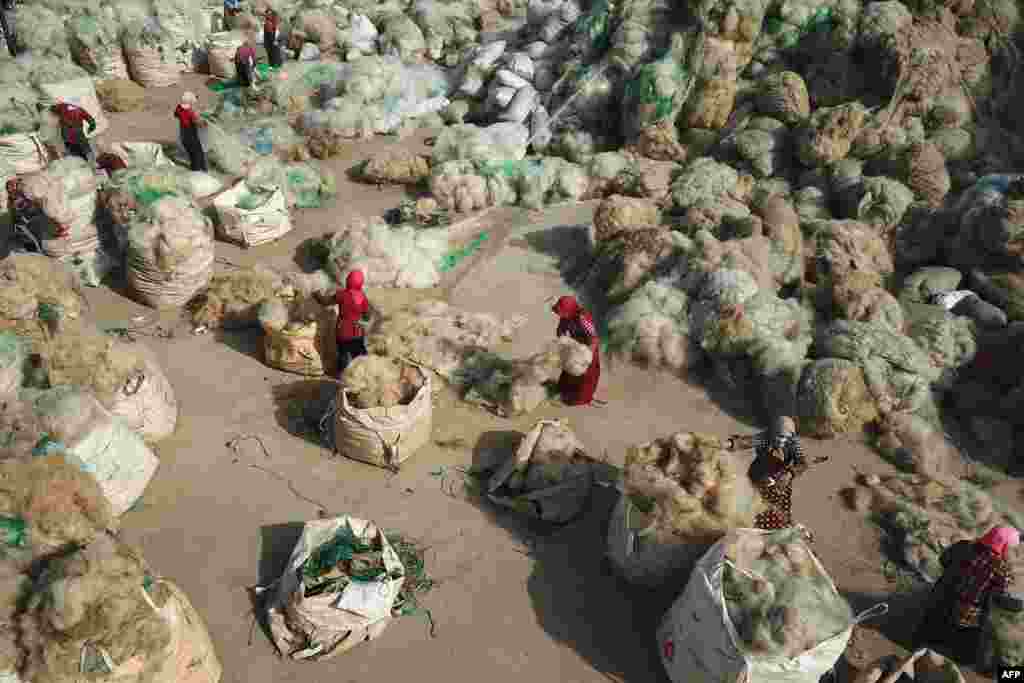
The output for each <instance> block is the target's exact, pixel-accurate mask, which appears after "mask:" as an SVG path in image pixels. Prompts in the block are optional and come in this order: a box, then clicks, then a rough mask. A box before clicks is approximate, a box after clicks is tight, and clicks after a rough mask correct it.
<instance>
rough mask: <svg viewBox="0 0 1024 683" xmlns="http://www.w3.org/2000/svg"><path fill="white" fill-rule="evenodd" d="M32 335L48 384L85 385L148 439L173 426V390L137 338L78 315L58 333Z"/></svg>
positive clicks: (161, 436) (162, 434) (175, 406)
mask: <svg viewBox="0 0 1024 683" xmlns="http://www.w3.org/2000/svg"><path fill="white" fill-rule="evenodd" d="M33 341H34V343H33V344H32V351H33V352H34V353H35V354H37V355H38V357H39V360H40V370H42V371H43V372H45V373H46V382H47V383H48V384H49V385H51V386H74V387H78V388H80V389H83V390H84V391H88V392H89V393H91V394H92V395H93V396H95V397H96V399H97V400H99V402H100V403H101V404H103V406H104V407H105V408H106V409H108V410H110V411H111V412H112V413H113V414H114V415H117V416H118V417H120V418H121V419H122V420H124V422H125V424H126V425H128V426H129V427H130V428H131V429H133V430H135V431H136V432H138V433H139V434H140V435H141V436H142V437H143V438H144V439H146V440H147V441H150V442H156V441H160V440H161V439H164V438H166V437H168V436H170V435H171V434H172V433H173V432H174V428H175V425H176V424H177V420H178V401H177V399H176V398H175V396H174V390H173V389H172V388H171V384H170V382H169V381H168V380H167V377H166V376H165V375H164V373H163V372H162V371H161V369H160V367H159V366H158V365H157V364H156V362H155V361H153V360H152V359H151V358H149V357H148V354H147V353H146V349H145V348H144V347H143V346H142V345H141V344H138V343H131V344H129V343H126V342H122V341H118V340H116V339H114V338H113V337H111V336H110V335H107V334H104V333H103V332H101V331H100V330H98V329H96V328H95V327H94V326H93V325H92V324H91V323H85V322H82V321H67V322H66V323H64V324H63V325H62V326H61V329H60V331H59V332H58V333H57V334H53V335H49V334H45V335H39V336H36V337H33Z"/></svg>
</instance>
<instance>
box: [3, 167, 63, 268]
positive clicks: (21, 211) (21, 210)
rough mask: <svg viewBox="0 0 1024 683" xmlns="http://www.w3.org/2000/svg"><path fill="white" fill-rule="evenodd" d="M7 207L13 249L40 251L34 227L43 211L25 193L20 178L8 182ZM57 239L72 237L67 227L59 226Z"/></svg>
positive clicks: (57, 226)
mask: <svg viewBox="0 0 1024 683" xmlns="http://www.w3.org/2000/svg"><path fill="white" fill-rule="evenodd" d="M7 206H8V209H9V210H10V212H11V243H10V246H11V247H19V248H22V249H24V250H26V251H33V252H37V251H39V250H40V245H39V242H38V241H37V240H36V239H35V233H34V232H33V231H32V225H33V223H34V222H35V221H36V219H38V218H39V217H40V216H42V214H43V211H42V209H41V208H40V207H39V205H38V204H37V203H36V202H34V201H32V199H31V198H30V197H29V196H28V195H27V194H26V193H25V189H24V186H23V185H22V181H21V179H20V178H11V179H10V180H8V181H7ZM56 228H57V235H56V236H57V237H58V238H64V237H69V236H70V235H71V231H70V230H69V229H68V227H67V226H66V225H62V224H59V223H58V224H57V225H56Z"/></svg>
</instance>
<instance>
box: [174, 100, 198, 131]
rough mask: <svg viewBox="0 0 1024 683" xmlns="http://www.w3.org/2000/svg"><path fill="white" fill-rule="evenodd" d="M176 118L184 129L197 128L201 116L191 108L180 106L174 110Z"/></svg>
mask: <svg viewBox="0 0 1024 683" xmlns="http://www.w3.org/2000/svg"><path fill="white" fill-rule="evenodd" d="M174 117H175V118H176V119H178V121H179V122H180V123H181V127H182V128H195V127H196V125H197V124H198V123H199V114H197V113H196V110H195V109H192V108H191V107H188V108H186V107H183V106H181V105H180V104H179V105H178V106H177V107H175V109H174Z"/></svg>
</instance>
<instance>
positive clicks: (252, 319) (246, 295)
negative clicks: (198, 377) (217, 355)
mask: <svg viewBox="0 0 1024 683" xmlns="http://www.w3.org/2000/svg"><path fill="white" fill-rule="evenodd" d="M283 287H284V280H283V279H282V277H281V276H280V275H279V274H277V273H275V272H274V271H272V270H270V269H269V268H265V267H263V266H258V265H257V266H255V267H253V268H238V269H235V270H229V271H227V272H225V273H217V274H216V275H214V276H213V277H212V278H211V279H210V284H209V285H208V286H207V287H206V289H204V290H202V291H201V292H199V294H197V295H196V297H195V298H194V299H192V301H191V302H189V306H188V308H189V311H190V312H191V314H192V324H193V325H195V326H196V327H204V328H207V329H220V328H223V329H242V328H246V327H253V326H256V325H258V324H259V308H260V305H261V304H262V303H263V302H264V301H266V300H268V299H270V298H272V297H275V296H277V295H278V293H280V291H281V290H282V289H283Z"/></svg>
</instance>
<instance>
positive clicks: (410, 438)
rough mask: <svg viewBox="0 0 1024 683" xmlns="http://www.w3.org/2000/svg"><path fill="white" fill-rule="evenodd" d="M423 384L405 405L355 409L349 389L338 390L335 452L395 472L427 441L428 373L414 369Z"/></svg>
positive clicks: (429, 412)
mask: <svg viewBox="0 0 1024 683" xmlns="http://www.w3.org/2000/svg"><path fill="white" fill-rule="evenodd" d="M416 369H417V371H418V372H419V373H420V375H421V376H422V378H423V385H422V386H421V387H420V388H419V390H418V391H417V392H416V394H415V395H414V396H413V398H412V400H411V401H410V402H409V403H408V404H406V405H396V406H392V407H390V408H386V407H383V406H376V407H373V408H365V409H361V408H356V407H355V406H353V405H352V404H351V402H350V401H349V396H348V390H347V389H345V388H344V387H342V388H341V389H339V390H338V410H337V413H336V414H335V419H334V447H335V450H336V451H337V452H338V453H339V454H341V455H344V456H346V457H348V458H352V459H353V460H359V461H360V462H366V463H369V464H371V465H377V466H379V467H387V468H389V469H397V468H398V467H399V466H400V465H401V464H402V463H403V462H405V461H406V460H408V459H409V458H410V457H412V455H413V454H414V453H415V452H416V451H417V450H419V449H420V448H422V447H423V446H424V445H426V444H427V442H429V441H430V433H431V430H432V429H433V404H432V403H431V400H432V393H431V385H430V379H431V377H430V373H429V372H427V371H426V370H424V369H423V368H420V367H418V366H417V367H416Z"/></svg>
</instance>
